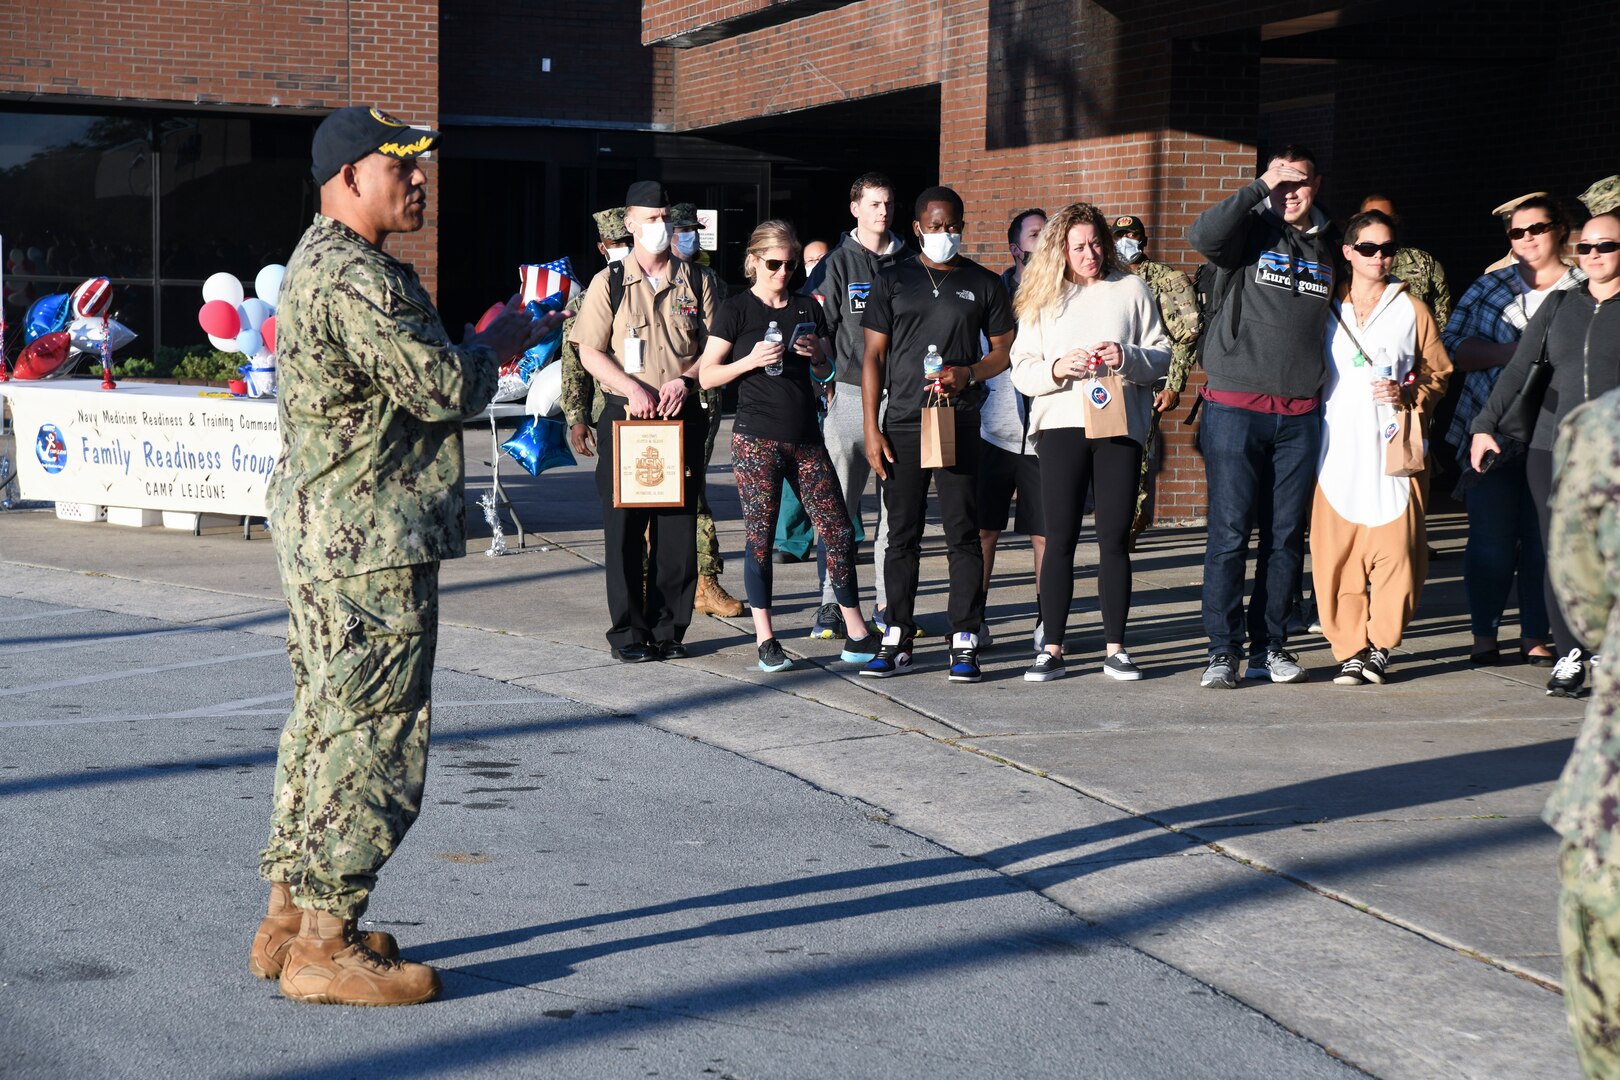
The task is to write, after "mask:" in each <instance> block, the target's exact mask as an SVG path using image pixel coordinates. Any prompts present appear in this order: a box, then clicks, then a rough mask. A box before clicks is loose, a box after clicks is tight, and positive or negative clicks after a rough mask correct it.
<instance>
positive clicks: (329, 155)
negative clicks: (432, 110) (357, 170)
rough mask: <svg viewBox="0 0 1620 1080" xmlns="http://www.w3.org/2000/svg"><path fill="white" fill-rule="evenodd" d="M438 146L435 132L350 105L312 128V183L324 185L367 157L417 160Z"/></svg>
mask: <svg viewBox="0 0 1620 1080" xmlns="http://www.w3.org/2000/svg"><path fill="white" fill-rule="evenodd" d="M438 143H439V133H438V132H437V131H424V130H422V129H421V128H413V127H411V126H410V125H409V124H406V123H404V122H402V121H399V120H396V119H394V118H393V117H392V116H389V115H388V114H387V113H385V112H383V111H382V110H381V109H379V108H376V107H375V106H373V107H370V108H367V107H366V106H364V105H350V106H347V107H345V108H342V109H338V110H337V111H336V112H334V113H332V114H331V115H330V116H328V117H327V118H326V119H325V120H322V121H321V126H320V127H318V128H316V129H315V141H314V143H313V144H312V146H311V147H310V157H311V159H312V168H311V171H312V172H313V173H314V174H315V183H316V184H324V183H326V182H327V181H328V180H330V179H332V177H334V176H336V175H337V174H338V170H339V169H341V168H343V166H345V165H349V164H352V163H354V162H356V161H359V160H360V159H361V158H363V157H365V156H366V155H367V154H386V155H388V156H389V157H394V158H408V157H416V156H417V155H418V154H425V153H427V152H428V151H429V150H431V149H433V148H434V147H435V146H437V145H438Z"/></svg>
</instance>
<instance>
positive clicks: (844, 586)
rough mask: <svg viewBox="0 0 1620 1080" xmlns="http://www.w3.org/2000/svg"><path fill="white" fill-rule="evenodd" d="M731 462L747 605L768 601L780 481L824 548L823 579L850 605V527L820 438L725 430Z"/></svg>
mask: <svg viewBox="0 0 1620 1080" xmlns="http://www.w3.org/2000/svg"><path fill="white" fill-rule="evenodd" d="M731 463H732V468H733V470H735V472H736V474H737V494H738V495H739V496H740V497H741V498H742V510H743V529H744V533H745V535H746V537H747V544H748V550H747V558H745V559H744V560H743V586H744V588H745V589H746V590H747V592H748V604H749V606H750V607H756V608H769V607H770V606H771V547H772V543H773V540H774V537H775V535H776V517H777V514H778V512H780V510H781V508H782V481H784V480H786V481H787V484H788V487H790V488H792V489H793V494H795V495H797V496H798V497H799V501H800V502H801V503H803V504H804V509H805V512H806V513H808V514H809V515H810V523H811V524H812V525H814V526H815V529H816V532H818V533H820V534H821V541H822V543H823V544H824V545H825V546H826V549H827V580H828V581H829V582H831V583H832V590H833V596H834V598H835V599H837V601H838V603H839V604H841V605H843V606H844V607H855V606H857V604H858V602H859V593H858V592H857V590H856V586H855V530H854V528H853V527H852V526H851V525H850V523H849V511H848V510H847V509H846V508H845V506H844V496H843V493H842V492H841V491H839V489H838V478H837V476H836V475H835V474H834V473H833V467H832V459H831V458H829V457H828V456H827V448H826V447H825V446H823V445H822V444H821V443H788V442H777V441H775V440H774V439H761V438H757V437H755V436H753V435H732V436H731Z"/></svg>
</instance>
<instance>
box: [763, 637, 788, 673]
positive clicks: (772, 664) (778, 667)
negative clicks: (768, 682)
mask: <svg viewBox="0 0 1620 1080" xmlns="http://www.w3.org/2000/svg"><path fill="white" fill-rule="evenodd" d="M792 666H793V661H792V660H790V659H788V655H787V654H786V653H784V652H783V651H782V643H781V642H779V641H777V640H776V639H775V638H766V639H765V640H764V641H762V642H760V645H759V670H761V671H769V672H777V671H786V670H787V669H788V668H790V667H792Z"/></svg>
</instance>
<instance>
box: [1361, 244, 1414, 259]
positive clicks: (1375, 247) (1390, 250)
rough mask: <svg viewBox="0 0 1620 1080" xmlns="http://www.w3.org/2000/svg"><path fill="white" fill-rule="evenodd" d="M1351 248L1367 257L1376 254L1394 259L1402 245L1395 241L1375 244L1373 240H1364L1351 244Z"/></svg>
mask: <svg viewBox="0 0 1620 1080" xmlns="http://www.w3.org/2000/svg"><path fill="white" fill-rule="evenodd" d="M1350 250H1351V251H1353V252H1355V253H1356V254H1357V255H1360V256H1361V257H1363V258H1366V259H1370V258H1372V257H1373V256H1374V255H1382V256H1383V257H1384V258H1386V259H1393V258H1394V257H1395V253H1396V252H1397V251H1399V250H1401V246H1400V245H1399V244H1397V243H1395V242H1393V241H1391V242H1390V243H1387V244H1374V243H1372V242H1371V241H1363V242H1362V243H1359V244H1351V245H1350Z"/></svg>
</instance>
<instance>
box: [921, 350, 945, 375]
mask: <svg viewBox="0 0 1620 1080" xmlns="http://www.w3.org/2000/svg"><path fill="white" fill-rule="evenodd" d="M944 373H945V358H944V357H943V356H941V355H939V346H938V345H930V346H928V355H927V356H925V357H923V379H924V381H926V382H938V381H939V377H940V376H941V375H943V374H944Z"/></svg>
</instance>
